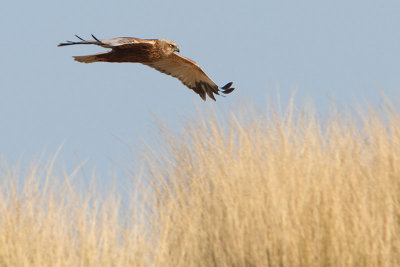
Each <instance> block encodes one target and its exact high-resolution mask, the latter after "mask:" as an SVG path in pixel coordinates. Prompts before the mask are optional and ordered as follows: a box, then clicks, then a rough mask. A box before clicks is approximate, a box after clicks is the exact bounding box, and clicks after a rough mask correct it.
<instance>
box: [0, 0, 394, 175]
mask: <svg viewBox="0 0 400 267" xmlns="http://www.w3.org/2000/svg"><path fill="white" fill-rule="evenodd" d="M399 14H400V2H399V1H394V0H393V1H385V2H382V1H365V0H363V1H361V0H357V1H247V2H245V1H209V0H203V1H183V0H182V1H175V0H170V1H162V2H161V1H126V0H125V1H115V2H110V1H74V0H71V1H31V2H29V1H25V2H24V3H23V4H22V3H21V2H20V1H7V2H4V3H2V16H1V17H0V25H2V26H1V27H0V33H1V35H0V36H1V38H0V40H1V51H0V61H1V63H0V136H1V138H0V153H1V154H2V155H3V157H4V158H5V159H6V160H7V161H9V162H20V164H22V165H23V164H24V162H25V161H27V162H30V160H31V159H32V158H40V157H41V156H42V155H48V154H50V155H51V154H52V153H54V152H55V151H56V150H57V149H58V148H59V147H60V146H62V149H61V154H60V160H61V161H63V162H64V164H65V165H66V168H67V169H69V168H74V167H76V166H77V165H78V164H80V163H82V162H85V168H90V169H93V168H95V169H96V170H97V172H98V173H100V174H102V175H104V176H108V175H110V174H113V173H114V172H115V170H116V169H119V168H121V164H123V163H121V162H122V161H121V159H126V155H129V154H130V153H131V151H136V150H140V149H141V146H142V145H141V144H142V142H146V143H149V142H150V143H151V142H152V141H151V137H150V136H151V135H152V134H157V123H156V122H157V120H161V121H163V122H165V123H166V124H167V125H169V126H170V127H171V128H174V127H178V126H179V125H180V123H181V122H182V121H184V120H185V119H186V118H190V117H194V116H196V114H197V113H198V112H203V111H204V110H208V109H211V108H216V109H217V110H218V111H220V112H231V111H233V110H236V109H237V107H238V106H240V105H243V104H246V103H254V104H255V105H256V106H259V107H264V106H266V105H267V103H268V101H267V100H268V99H270V101H272V102H273V103H275V104H277V105H279V104H280V105H283V106H284V105H285V103H287V101H288V99H289V98H290V95H291V94H292V93H293V92H296V102H297V103H298V104H303V103H308V102H313V103H314V105H315V107H316V109H317V111H318V112H320V113H324V112H326V111H327V110H328V108H329V104H330V102H331V101H332V100H334V101H335V102H336V103H337V104H338V105H339V106H353V105H355V104H362V103H371V104H373V105H379V104H380V103H381V101H382V95H383V94H385V95H386V96H387V97H389V98H390V99H392V100H393V101H398V100H399V96H400V75H399V74H400V65H399V62H400V49H399V47H400V31H399V25H400V16H399ZM74 34H77V35H79V36H81V37H83V38H90V34H94V35H95V36H96V37H97V38H99V39H104V38H113V37H125V36H130V37H138V38H166V39H170V40H173V41H174V42H176V43H177V44H178V45H179V47H180V50H181V54H182V55H183V56H186V57H188V58H190V59H192V60H194V61H196V62H197V63H198V64H200V66H201V67H202V68H203V70H204V71H205V72H206V73H207V74H208V75H209V76H210V77H211V78H212V79H213V80H214V81H215V82H216V83H217V84H219V85H221V86H222V85H224V84H225V83H227V82H230V81H233V82H234V86H235V87H236V90H235V91H234V92H233V93H231V94H230V95H228V97H226V98H222V97H219V98H218V99H217V102H211V101H207V102H203V101H202V100H201V99H200V97H199V96H198V95H196V94H195V93H194V92H192V91H191V90H189V89H187V88H186V87H185V86H184V85H182V84H181V83H180V81H179V80H177V79H175V78H172V77H170V76H166V75H164V74H161V73H158V72H157V71H155V70H153V69H150V68H148V67H146V66H143V65H139V64H115V63H114V64H111V63H95V64H81V63H78V62H75V61H73V59H72V56H75V55H86V54H90V53H97V52H100V51H103V49H102V48H100V47H95V46H93V47H92V46H71V47H57V44H58V43H60V42H64V41H66V40H74V39H75V37H74ZM397 103H398V102H397Z"/></svg>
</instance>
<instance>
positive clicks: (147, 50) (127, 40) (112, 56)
mask: <svg viewBox="0 0 400 267" xmlns="http://www.w3.org/2000/svg"><path fill="white" fill-rule="evenodd" d="M92 36H93V35H92ZM77 38H79V39H80V40H81V41H79V42H71V41H67V42H66V43H61V44H59V45H58V46H66V45H76V44H94V45H98V46H101V47H104V48H109V49H111V50H110V51H107V52H105V53H99V54H94V55H88V56H75V57H74V59H75V60H76V61H78V62H82V63H93V62H119V63H122V62H130V63H141V64H144V65H147V66H149V67H152V68H154V69H156V70H158V71H160V72H162V73H165V74H167V75H171V76H173V77H176V78H178V79H179V80H180V81H181V82H182V83H183V84H184V85H186V86H187V87H188V88H190V89H192V90H193V91H194V92H196V93H197V94H199V95H200V97H201V98H202V99H203V100H206V95H208V96H209V97H210V98H211V99H213V100H215V97H214V94H217V95H219V93H220V92H221V93H224V94H229V93H230V92H232V91H233V90H234V88H231V85H232V83H228V84H226V85H225V86H223V87H222V88H219V87H218V86H217V85H216V84H215V83H214V82H213V81H212V80H211V79H210V78H209V77H208V76H207V74H205V73H204V71H203V70H202V69H201V68H200V66H199V65H198V64H197V63H196V62H194V61H192V60H190V59H188V58H186V57H183V56H181V55H179V54H177V53H176V52H179V49H178V46H177V44H175V43H174V42H172V41H170V40H166V39H139V38H132V37H120V38H113V39H104V40H98V39H97V38H96V37H94V36H93V38H94V40H93V41H86V40H83V39H82V38H80V37H79V36H77Z"/></svg>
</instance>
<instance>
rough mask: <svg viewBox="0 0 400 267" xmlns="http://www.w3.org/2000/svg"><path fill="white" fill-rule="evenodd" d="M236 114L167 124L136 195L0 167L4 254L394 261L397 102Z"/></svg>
mask: <svg viewBox="0 0 400 267" xmlns="http://www.w3.org/2000/svg"><path fill="white" fill-rule="evenodd" d="M237 114H242V115H241V116H240V117H238V115H237ZM237 114H236V115H227V116H224V118H223V119H221V118H220V119H219V120H218V119H217V118H216V116H215V115H213V114H211V115H208V116H205V117H204V118H203V119H199V120H198V121H194V122H189V123H188V125H186V126H185V127H184V129H183V131H182V133H180V134H174V133H171V132H170V131H168V130H163V133H164V134H165V135H164V139H163V141H162V142H161V143H162V144H163V147H162V148H157V149H156V150H155V151H149V152H148V153H147V154H146V157H145V159H146V160H145V162H146V163H145V172H144V173H145V175H144V177H143V178H142V179H143V182H142V183H141V186H140V190H138V192H140V194H138V195H139V196H140V200H139V201H134V199H137V196H135V197H132V200H131V204H132V207H133V208H130V209H128V208H126V207H122V206H121V205H120V200H119V199H118V197H117V196H118V191H116V190H110V193H109V194H108V195H107V197H105V198H100V197H99V194H97V193H96V190H92V191H90V192H89V193H86V194H83V195H81V194H79V193H78V192H79V190H78V189H77V188H76V187H74V186H73V185H72V184H73V179H74V178H73V176H74V175H67V174H58V175H56V174H55V173H54V171H53V170H52V166H53V164H52V163H49V164H48V165H46V166H42V167H40V168H38V167H35V166H38V165H37V164H36V165H34V167H33V168H31V169H30V170H29V171H27V172H26V173H23V174H19V173H17V172H15V171H13V170H12V168H9V167H5V168H3V170H2V172H1V181H2V183H3V185H2V186H1V192H0V265H1V266H399V265H400V223H399V219H400V217H399V216H400V114H399V113H398V112H397V111H393V110H392V109H390V108H388V107H387V108H386V109H385V111H384V112H383V113H382V114H378V112H377V111H376V110H370V111H369V112H366V113H364V114H363V115H361V116H360V117H357V116H353V115H349V114H347V115H341V114H338V113H337V112H332V113H331V116H330V117H329V118H326V119H324V120H322V121H318V120H317V119H316V118H315V116H314V115H313V113H312V112H311V111H304V110H303V111H300V110H295V108H294V107H293V105H291V106H290V108H289V110H287V111H285V112H283V115H279V114H276V113H274V111H273V110H272V111H270V112H268V113H267V112H249V111H245V112H242V113H239V112H238V113H237ZM206 117H207V119H206ZM221 121H223V122H221ZM18 180H23V182H24V185H18V182H17V181H18ZM135 186H136V187H137V185H135Z"/></svg>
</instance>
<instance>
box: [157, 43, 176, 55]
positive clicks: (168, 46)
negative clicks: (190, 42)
mask: <svg viewBox="0 0 400 267" xmlns="http://www.w3.org/2000/svg"><path fill="white" fill-rule="evenodd" d="M161 47H162V49H163V50H164V53H165V54H167V55H170V54H172V53H174V52H178V53H179V48H178V45H177V44H176V43H174V42H172V41H170V40H166V39H162V40H161Z"/></svg>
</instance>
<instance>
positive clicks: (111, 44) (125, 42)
mask: <svg viewBox="0 0 400 267" xmlns="http://www.w3.org/2000/svg"><path fill="white" fill-rule="evenodd" d="M75 36H76V38H78V39H79V40H80V41H78V42H73V41H66V42H65V43H60V44H58V46H67V45H80V44H92V45H98V46H101V47H104V48H111V49H114V48H119V49H129V48H132V47H134V46H137V45H140V44H149V45H154V43H155V40H152V39H139V38H133V37H119V38H112V39H103V40H99V39H97V38H96V37H95V36H94V35H93V34H92V37H93V40H90V41H88V40H84V39H83V38H81V37H79V36H78V35H75Z"/></svg>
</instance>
